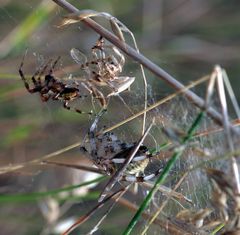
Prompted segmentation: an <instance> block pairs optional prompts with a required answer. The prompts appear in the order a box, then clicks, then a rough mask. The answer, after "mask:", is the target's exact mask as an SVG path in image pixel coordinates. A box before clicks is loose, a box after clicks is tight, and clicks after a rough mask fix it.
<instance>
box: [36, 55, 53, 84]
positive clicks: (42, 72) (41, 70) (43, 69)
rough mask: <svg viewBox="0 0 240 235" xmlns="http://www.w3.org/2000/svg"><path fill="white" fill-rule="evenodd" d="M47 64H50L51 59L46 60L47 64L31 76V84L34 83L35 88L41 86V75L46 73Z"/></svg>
mask: <svg viewBox="0 0 240 235" xmlns="http://www.w3.org/2000/svg"><path fill="white" fill-rule="evenodd" d="M49 63H51V59H50V60H48V62H47V63H46V64H45V65H44V66H43V67H42V66H41V67H40V68H39V69H38V70H37V71H36V72H35V73H34V74H33V76H32V81H33V83H34V85H35V86H41V77H42V75H43V74H44V73H45V71H46V69H47V67H48V65H49ZM36 76H38V77H37V79H36V78H35V77H36Z"/></svg>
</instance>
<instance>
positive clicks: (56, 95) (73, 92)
mask: <svg viewBox="0 0 240 235" xmlns="http://www.w3.org/2000/svg"><path fill="white" fill-rule="evenodd" d="M59 59H60V57H58V58H57V59H56V60H55V61H54V63H53V65H52V66H51V67H50V70H49V72H48V73H47V74H46V75H45V76H44V79H43V78H42V76H43V74H44V73H45V71H46V69H47V67H48V64H49V63H47V64H46V65H45V66H44V67H43V68H42V69H39V70H37V71H36V72H35V74H34V75H33V76H32V78H31V80H32V84H33V87H30V84H29V82H28V81H27V79H26V78H25V75H24V73H23V70H22V67H23V61H22V63H21V65H20V68H19V74H20V76H21V78H22V81H23V83H24V85H25V87H26V89H27V90H28V92H29V93H39V95H40V98H41V100H42V101H43V102H47V101H48V100H49V99H52V100H60V101H62V102H63V107H64V108H66V109H68V110H70V109H71V107H70V106H69V105H68V104H69V102H70V101H73V100H75V99H77V98H81V97H82V96H81V95H80V90H79V89H78V88H77V87H76V85H68V84H66V83H64V82H62V81H60V80H58V79H57V78H55V77H54V76H53V69H54V67H55V66H56V64H57V62H58V61H59ZM75 111H76V112H78V113H83V112H82V111H81V110H79V109H76V108H75Z"/></svg>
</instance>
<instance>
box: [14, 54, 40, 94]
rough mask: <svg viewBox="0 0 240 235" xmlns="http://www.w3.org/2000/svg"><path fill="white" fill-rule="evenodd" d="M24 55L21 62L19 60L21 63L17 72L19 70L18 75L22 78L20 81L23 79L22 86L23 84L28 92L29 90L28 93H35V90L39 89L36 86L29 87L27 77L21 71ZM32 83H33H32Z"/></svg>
mask: <svg viewBox="0 0 240 235" xmlns="http://www.w3.org/2000/svg"><path fill="white" fill-rule="evenodd" d="M25 55H26V54H25ZM25 55H24V57H23V60H22V62H21V64H20V67H19V70H18V72H19V75H20V77H21V78H22V81H23V83H24V86H25V88H26V89H27V90H28V92H29V93H35V92H38V91H39V89H38V88H37V87H34V88H30V87H29V84H28V82H27V79H26V78H25V76H24V73H23V70H22V67H23V63H24V58H25ZM34 85H35V83H34Z"/></svg>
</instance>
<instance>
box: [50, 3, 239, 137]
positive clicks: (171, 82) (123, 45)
mask: <svg viewBox="0 0 240 235" xmlns="http://www.w3.org/2000/svg"><path fill="white" fill-rule="evenodd" d="M52 1H54V2H55V3H56V4H58V5H59V6H61V7H62V8H63V9H65V10H66V11H68V12H69V13H75V14H77V13H78V12H79V10H78V9H77V8H76V7H74V6H73V5H71V4H70V3H68V2H67V1H65V0H52ZM82 22H83V23H85V24H86V25H87V26H89V27H90V28H92V29H93V30H94V31H96V32H97V33H99V34H100V35H102V36H103V37H104V38H106V39H107V40H108V41H110V42H111V43H112V44H113V45H115V46H116V47H118V48H119V49H121V50H122V51H124V52H125V53H126V54H127V55H128V56H130V57H131V58H132V59H134V60H136V61H137V62H139V63H140V64H142V65H143V66H144V67H145V68H147V69H148V70H149V71H151V72H152V73H154V74H155V75H157V77H158V78H160V79H162V80H164V81H165V82H166V83H168V84H169V85H170V86H172V87H173V88H174V89H176V90H181V89H184V85H183V84H182V83H180V82H179V81H177V80H176V79H175V78H174V77H172V76H171V75H170V74H168V73H167V72H166V71H164V70H163V69H161V68H160V67H159V66H157V65H156V64H154V63H153V62H152V61H151V60H149V59H147V58H146V57H144V56H143V55H142V54H140V53H138V52H137V51H136V50H134V49H133V48H132V47H130V46H129V45H127V44H126V43H125V42H122V41H121V40H119V39H118V37H116V36H115V35H114V34H112V33H111V32H109V31H108V30H106V29H105V28H103V27H102V26H101V25H99V24H98V23H96V22H95V21H93V20H91V19H89V18H86V19H83V20H82ZM185 95H186V97H187V98H188V99H189V100H190V101H191V102H193V103H194V104H195V105H196V106H198V107H199V108H201V109H203V108H204V105H205V102H204V100H203V99H202V98H200V97H199V96H197V95H196V94H195V93H194V92H192V91H186V92H185ZM207 113H208V114H209V116H211V117H212V119H213V120H214V121H215V122H216V123H217V124H219V125H222V126H223V120H222V116H221V114H220V113H219V112H217V111H216V110H215V109H213V108H209V109H208V110H207ZM229 127H230V129H231V130H232V131H233V132H235V133H236V134H238V132H237V130H236V129H235V128H234V127H233V126H232V125H231V124H229Z"/></svg>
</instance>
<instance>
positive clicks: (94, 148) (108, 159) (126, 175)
mask: <svg viewBox="0 0 240 235" xmlns="http://www.w3.org/2000/svg"><path fill="white" fill-rule="evenodd" d="M100 116H101V114H99V115H98V116H97V117H96V119H95V120H94V122H93V124H92V126H91V127H90V129H89V133H88V137H89V146H90V147H89V150H87V149H86V148H85V147H82V150H84V151H87V152H88V153H89V155H90V157H91V159H92V161H93V163H94V164H95V165H96V166H97V167H98V169H100V170H101V171H103V172H104V173H105V174H107V175H110V176H112V177H114V176H115V175H116V173H120V178H118V179H116V181H128V182H144V181H148V180H150V179H152V178H153V177H155V176H157V175H158V174H159V173H160V169H158V170H157V171H156V172H155V173H153V174H150V175H145V173H144V171H145V169H146V167H147V166H148V164H149V163H150V161H151V158H152V157H153V155H152V154H151V153H150V152H149V149H148V148H147V147H146V146H144V145H140V147H139V148H138V150H137V152H136V154H135V155H134V156H133V158H132V160H131V161H130V163H129V164H128V165H126V167H125V169H124V170H123V171H122V172H120V171H121V170H122V167H123V165H124V164H125V163H126V162H125V161H126V159H127V158H128V156H129V155H130V154H131V152H132V151H133V150H134V149H135V148H136V145H137V143H133V144H129V143H125V142H122V141H121V140H119V139H118V138H117V136H116V135H115V134H113V133H112V132H106V133H104V134H102V135H98V136H96V129H97V123H98V121H99V119H100ZM149 130H150V129H149ZM149 130H148V131H149ZM111 180H112V178H111V179H110V181H111ZM112 186H113V185H112ZM110 189H111V187H110V188H108V189H107V190H106V191H109V190H110ZM105 193H106V192H103V193H102V195H103V196H105ZM102 199H103V198H102ZM102 199H99V201H101V200H102Z"/></svg>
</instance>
